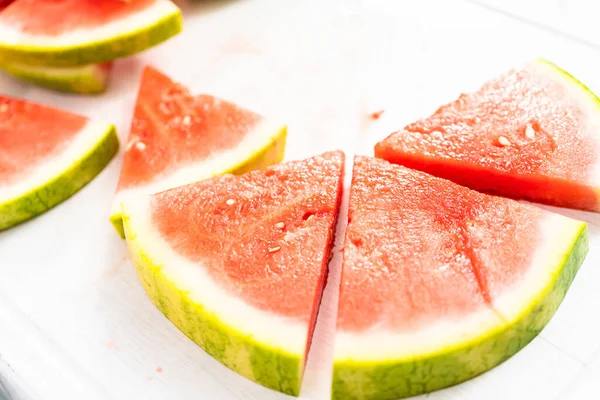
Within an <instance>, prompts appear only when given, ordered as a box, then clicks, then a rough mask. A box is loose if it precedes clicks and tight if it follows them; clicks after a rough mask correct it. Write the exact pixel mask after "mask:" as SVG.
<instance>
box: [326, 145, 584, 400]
mask: <svg viewBox="0 0 600 400" xmlns="http://www.w3.org/2000/svg"><path fill="white" fill-rule="evenodd" d="M348 221H349V222H348V227H347V230H346V238H345V243H344V253H343V260H344V261H343V277H342V282H341V289H340V290H341V294H340V296H341V297H340V303H339V314H338V321H337V329H338V330H337V334H336V340H335V361H334V363H335V364H334V378H333V398H335V399H381V400H384V399H396V398H402V397H407V396H412V395H417V394H420V393H425V392H431V391H433V390H437V389H440V388H443V387H446V386H451V385H455V384H457V383H460V382H462V381H464V380H466V379H469V378H471V377H473V376H476V375H478V374H480V373H482V372H484V371H486V370H488V369H490V368H492V367H494V366H496V365H497V364H499V363H501V362H503V361H505V360H506V359H508V358H509V357H510V356H512V355H513V354H514V353H516V352H517V351H519V350H520V349H521V348H523V347H524V346H525V345H526V344H527V343H528V342H529V341H530V340H531V339H533V338H534V337H535V336H536V335H537V334H538V333H539V332H540V331H541V329H542V328H543V327H544V326H545V325H546V323H547V322H548V321H549V320H550V318H551V317H552V315H553V314H554V312H555V311H556V309H557V308H558V306H559V304H560V302H561V300H562V299H563V297H564V295H565V293H566V291H567V289H568V288H569V285H570V284H571V281H572V280H573V278H574V276H575V274H576V272H577V270H578V268H579V266H580V265H581V264H582V262H583V259H584V258H585V255H586V253H587V249H588V241H587V230H586V225H585V224H584V223H582V222H579V221H575V220H572V219H569V218H566V217H563V216H560V215H558V214H553V213H550V212H547V211H544V210H542V209H540V208H537V207H535V206H532V205H528V204H522V203H519V202H516V201H514V200H509V199H506V198H502V197H495V196H490V195H486V194H482V193H479V192H476V191H473V190H470V189H467V188H465V187H463V186H459V185H456V184H454V183H452V182H450V181H447V180H443V179H439V178H435V177H433V176H431V175H428V174H425V173H423V172H419V171H415V170H410V169H407V168H404V167H402V166H398V165H394V164H390V163H388V162H387V161H384V160H380V159H373V158H365V157H358V158H356V160H355V165H354V176H353V179H352V189H351V193H350V202H349V215H348Z"/></svg>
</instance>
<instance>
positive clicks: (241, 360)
mask: <svg viewBox="0 0 600 400" xmlns="http://www.w3.org/2000/svg"><path fill="white" fill-rule="evenodd" d="M123 215H124V218H123V224H124V230H125V232H126V236H127V245H128V247H129V252H130V254H131V257H132V259H133V263H134V266H135V269H136V271H137V274H138V277H139V279H140V281H141V283H142V285H143V287H144V289H145V291H146V293H147V294H148V297H149V298H150V300H151V301H152V302H153V303H154V305H155V306H156V307H157V308H158V309H159V310H160V311H161V312H162V313H163V314H164V315H165V316H166V317H167V318H168V319H169V320H170V321H171V322H172V323H173V324H174V325H175V326H176V327H177V328H179V330H181V331H182V332H183V333H184V334H185V335H186V336H188V337H189V338H190V339H191V340H193V341H194V342H195V343H196V344H197V345H198V346H200V347H201V348H202V349H204V351H206V352H207V353H208V354H209V355H211V356H212V357H213V358H215V359H216V360H218V361H220V362H221V363H223V364H224V365H225V366H227V367H228V368H230V369H232V370H233V371H235V372H237V373H238V374H240V375H242V376H245V377H246V378H248V379H251V380H253V381H255V382H257V383H259V384H261V385H263V386H265V387H268V388H270V389H273V390H277V391H279V392H282V393H286V394H289V395H294V396H297V395H298V394H299V392H300V383H301V377H302V370H303V365H304V360H303V357H302V356H301V355H297V354H291V353H288V352H286V351H285V350H282V349H279V348H274V347H271V346H270V345H269V344H268V343H261V342H259V341H258V340H256V338H254V337H253V336H252V335H248V334H245V333H243V332H239V331H236V330H235V329H233V328H232V327H230V326H228V325H227V324H226V323H225V322H224V321H222V320H221V319H219V316H218V315H215V314H214V313H213V312H211V311H208V310H206V309H205V308H204V307H203V306H202V304H198V303H197V302H195V301H194V300H192V299H191V298H190V297H189V293H188V292H184V291H182V290H180V289H178V287H177V285H176V284H175V283H174V282H172V281H170V280H169V279H168V278H167V277H166V276H165V275H164V273H163V271H162V267H161V266H160V265H156V264H154V263H153V261H152V259H151V257H150V256H149V255H148V254H147V253H146V252H145V251H144V249H142V248H141V247H140V245H139V243H138V241H137V237H138V236H137V233H136V232H135V227H134V226H132V224H131V222H130V218H129V217H128V210H127V206H126V205H123Z"/></svg>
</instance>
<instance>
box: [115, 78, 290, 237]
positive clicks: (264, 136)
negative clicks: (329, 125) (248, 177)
mask: <svg viewBox="0 0 600 400" xmlns="http://www.w3.org/2000/svg"><path fill="white" fill-rule="evenodd" d="M285 138H286V127H285V126H284V125H280V124H278V123H275V122H272V121H270V120H268V119H266V118H263V117H261V116H260V115H258V114H256V113H254V112H251V111H248V110H245V109H243V108H241V107H238V106H236V105H234V104H231V103H228V102H226V101H223V100H219V99H217V98H215V97H212V96H207V95H200V96H196V97H193V96H192V95H190V93H189V92H188V90H187V89H186V88H184V87H182V86H181V85H179V84H178V83H175V82H173V81H172V80H171V79H169V78H168V77H167V76H165V75H164V74H162V73H160V72H159V71H157V70H156V69H154V68H152V67H147V68H146V69H145V70H144V73H143V75H142V82H141V85H140V89H139V93H138V99H137V104H136V106H135V113H134V116H133V122H132V125H131V134H130V137H129V143H128V145H127V149H126V151H125V157H124V160H123V169H122V171H121V177H120V179H119V184H118V187H117V195H116V199H115V201H114V204H113V209H112V213H111V221H112V222H113V224H114V226H115V228H116V229H117V231H118V232H119V233H120V234H121V236H123V224H122V221H121V202H122V201H124V200H126V199H128V198H131V197H132V196H137V195H140V194H151V193H157V192H160V191H163V190H166V189H171V188H173V187H176V186H181V185H184V184H188V183H190V182H195V181H197V180H200V179H205V178H209V177H212V176H215V175H220V174H223V173H227V172H233V173H242V172H245V171H249V170H251V169H258V168H262V167H266V166H268V165H271V164H274V163H277V162H279V161H281V159H282V158H283V152H284V148H285Z"/></svg>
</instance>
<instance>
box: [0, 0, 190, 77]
mask: <svg viewBox="0 0 600 400" xmlns="http://www.w3.org/2000/svg"><path fill="white" fill-rule="evenodd" d="M181 28H182V20H181V11H180V10H179V8H178V7H177V6H176V5H175V4H173V3H172V2H171V1H169V0H131V1H122V0H102V1H99V0H63V1H56V0H16V1H14V2H13V3H11V4H10V5H8V7H7V8H6V9H5V10H4V11H3V12H2V14H1V15H0V64H15V63H16V64H25V65H30V66H43V67H72V66H80V65H87V64H96V63H104V62H108V61H112V60H114V59H116V58H120V57H126V56H129V55H132V54H134V53H138V52H140V51H143V50H146V49H148V48H150V47H152V46H154V45H157V44H158V43H161V42H163V41H165V40H167V39H169V38H170V37H172V36H174V35H176V34H177V33H179V32H180V31H181Z"/></svg>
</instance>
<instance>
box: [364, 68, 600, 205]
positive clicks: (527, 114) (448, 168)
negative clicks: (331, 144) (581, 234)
mask: <svg viewBox="0 0 600 400" xmlns="http://www.w3.org/2000/svg"><path fill="white" fill-rule="evenodd" d="M375 155H376V156H377V157H379V158H383V159H386V160H388V161H391V162H393V163H397V164H401V165H404V166H407V167H410V168H415V169H418V170H421V171H425V172H428V173H431V174H433V175H436V176H439V177H442V178H446V179H450V180H452V181H454V182H457V183H459V184H461V185H465V186H468V187H470V188H472V189H476V190H480V191H484V192H488V193H495V194H500V195H503V196H507V197H511V198H517V199H525V200H531V201H535V202H540V203H545V204H549V205H554V206H559V207H568V208H575V209H582V210H589V211H596V212H598V211H600V197H599V196H600V158H599V156H600V100H599V99H598V98H597V97H596V96H595V95H594V94H593V93H592V92H591V91H589V90H588V89H587V88H586V87H585V86H584V85H583V84H581V83H580V82H579V81H577V80H576V79H575V78H573V77H572V76H571V75H569V74H568V73H566V72H565V71H563V70H562V69H560V68H559V67H557V66H556V65H554V64H552V63H550V62H548V61H545V60H542V59H538V60H536V61H533V62H531V63H529V64H527V65H525V66H524V67H522V68H521V69H518V70H512V71H509V72H507V73H505V74H503V75H502V76H500V77H498V78H496V79H494V80H491V81H489V82H487V83H486V84H485V85H483V87H482V88H481V89H480V90H479V91H477V92H475V93H470V94H463V95H461V96H460V97H459V98H458V99H457V100H455V101H454V102H452V103H449V104H447V105H444V106H442V107H440V108H439V109H438V110H437V111H436V112H435V113H434V114H433V115H432V116H430V117H428V118H426V119H423V120H420V121H417V122H414V123H412V124H410V125H408V126H406V127H405V128H404V129H402V130H400V131H398V132H395V133H393V134H391V135H390V136H389V137H387V138H386V139H385V140H383V141H381V142H379V143H378V144H377V145H376V146H375Z"/></svg>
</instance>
